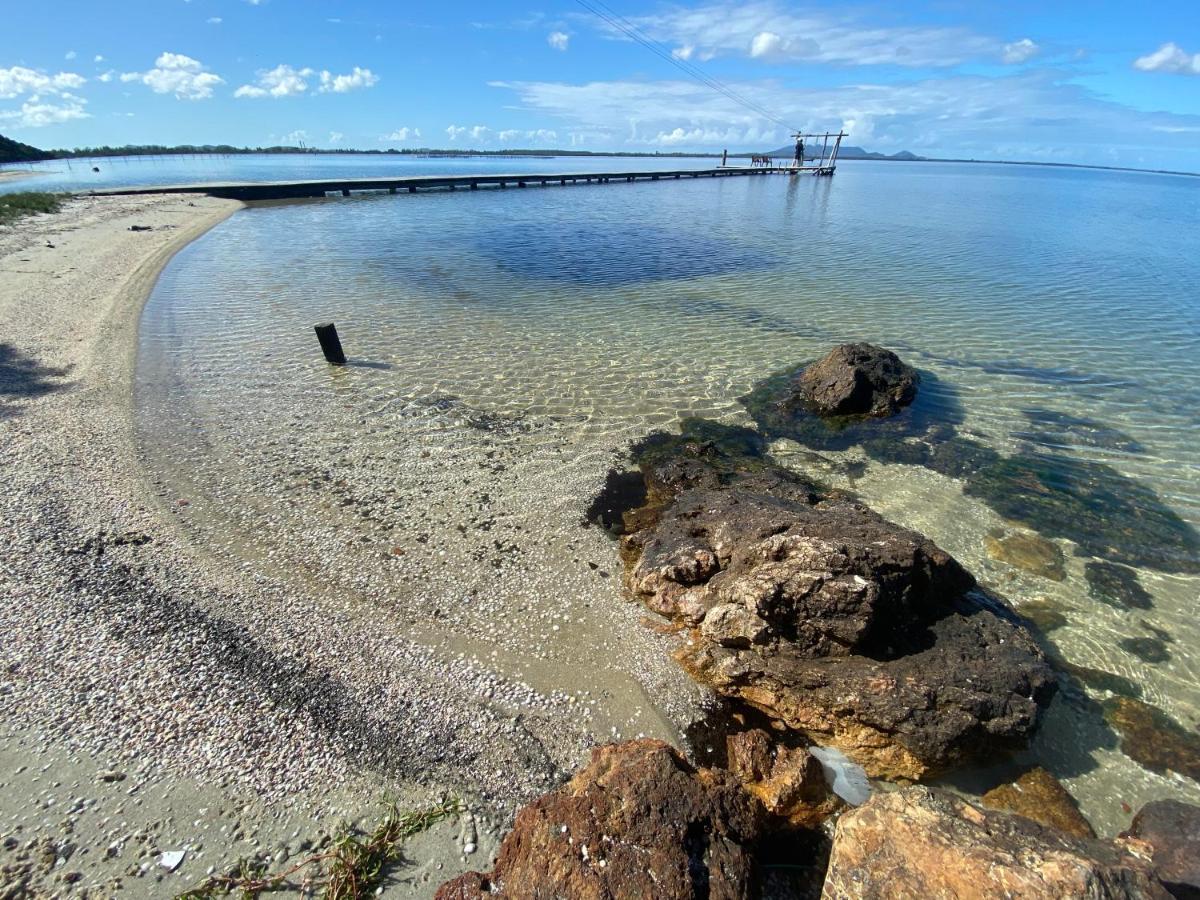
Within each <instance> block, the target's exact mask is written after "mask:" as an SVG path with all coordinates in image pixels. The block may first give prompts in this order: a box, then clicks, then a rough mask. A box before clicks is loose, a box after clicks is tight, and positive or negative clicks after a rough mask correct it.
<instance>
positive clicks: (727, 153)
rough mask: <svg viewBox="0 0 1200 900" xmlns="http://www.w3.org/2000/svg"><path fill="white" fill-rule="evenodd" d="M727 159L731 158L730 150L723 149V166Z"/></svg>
mask: <svg viewBox="0 0 1200 900" xmlns="http://www.w3.org/2000/svg"><path fill="white" fill-rule="evenodd" d="M727 159H729V151H728V150H722V151H721V165H722V166H723V165H725V161H726V160H727Z"/></svg>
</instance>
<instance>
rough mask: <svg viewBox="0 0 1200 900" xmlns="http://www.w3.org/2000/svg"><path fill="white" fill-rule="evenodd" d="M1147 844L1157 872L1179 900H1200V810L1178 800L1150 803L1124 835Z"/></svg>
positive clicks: (1142, 809)
mask: <svg viewBox="0 0 1200 900" xmlns="http://www.w3.org/2000/svg"><path fill="white" fill-rule="evenodd" d="M1121 836H1122V837H1132V838H1136V839H1138V840H1141V841H1145V842H1146V843H1147V844H1149V845H1150V847H1151V851H1152V853H1153V856H1152V862H1153V864H1154V872H1155V874H1156V875H1158V878H1159V880H1160V881H1162V883H1163V885H1164V886H1165V887H1166V888H1167V890H1168V891H1170V892H1171V894H1172V895H1173V896H1175V897H1177V898H1180V900H1200V806H1192V805H1191V804H1190V803H1180V802H1179V801H1178V800H1155V801H1153V802H1152V803H1147V804H1146V805H1145V806H1143V807H1142V808H1141V810H1140V811H1139V812H1138V814H1137V815H1136V816H1134V817H1133V824H1132V825H1131V826H1130V828H1129V830H1128V831H1126V832H1125V833H1124V834H1122V835H1121Z"/></svg>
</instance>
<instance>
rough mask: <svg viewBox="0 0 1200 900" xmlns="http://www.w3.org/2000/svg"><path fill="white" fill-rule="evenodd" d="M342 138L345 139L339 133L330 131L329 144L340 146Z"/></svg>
mask: <svg viewBox="0 0 1200 900" xmlns="http://www.w3.org/2000/svg"><path fill="white" fill-rule="evenodd" d="M344 137H345V135H344V134H342V133H341V132H340V131H331V132H329V143H331V144H340V143H341V142H342V138H344Z"/></svg>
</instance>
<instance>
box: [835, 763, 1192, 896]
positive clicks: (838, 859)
mask: <svg viewBox="0 0 1200 900" xmlns="http://www.w3.org/2000/svg"><path fill="white" fill-rule="evenodd" d="M822 897H823V898H826V900H835V898H836V900H840V898H847V900H848V898H854V900H875V898H879V900H884V898H887V900H893V898H914V900H915V898H939V897H954V898H956V900H976V898H978V900H984V898H988V900H991V898H995V897H1009V898H1055V900H1061V898H1079V900H1085V898H1086V900H1100V898H1107V900H1142V898H1145V900H1166V898H1168V897H1169V894H1167V892H1166V891H1165V890H1164V889H1163V887H1162V886H1161V885H1160V884H1159V883H1158V880H1157V879H1156V878H1155V877H1154V875H1153V874H1152V872H1151V870H1150V867H1149V864H1148V863H1147V862H1146V861H1145V860H1143V859H1140V858H1138V857H1136V856H1133V855H1131V854H1129V853H1128V852H1126V851H1125V849H1124V848H1123V847H1121V846H1120V845H1115V844H1110V843H1105V842H1102V841H1094V840H1086V839H1082V838H1075V837H1070V836H1068V835H1066V834H1063V833H1062V832H1059V831H1053V830H1050V829H1047V828H1043V827H1042V826H1040V825H1037V824H1036V823H1034V822H1032V821H1030V820H1029V819H1026V818H1024V817H1023V816H1014V815H1009V814H1007V813H1001V812H989V811H985V810H981V809H978V808H977V807H975V806H972V805H971V804H969V803H967V802H965V801H963V800H961V799H959V798H957V797H954V796H952V795H950V794H946V793H942V792H937V791H931V790H929V789H928V788H924V787H920V786H916V787H910V788H906V789H904V790H902V791H896V792H893V793H887V794H877V795H875V796H874V797H872V798H871V799H870V800H869V801H867V802H866V803H864V804H863V805H862V806H860V807H858V808H857V809H854V810H851V811H849V812H847V813H845V814H844V815H842V817H841V818H840V819H839V820H838V825H837V831H836V833H835V835H834V839H833V852H832V854H831V856H830V861H829V870H828V872H827V874H826V877H825V886H824V889H823V891H822Z"/></svg>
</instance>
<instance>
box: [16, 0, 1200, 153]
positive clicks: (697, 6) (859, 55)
mask: <svg viewBox="0 0 1200 900" xmlns="http://www.w3.org/2000/svg"><path fill="white" fill-rule="evenodd" d="M590 2H593V3H594V2H595V0H590ZM605 3H606V5H607V7H608V8H609V9H611V10H613V11H615V12H616V13H618V14H620V15H621V16H623V17H624V18H625V19H627V20H628V21H630V22H631V23H633V24H634V25H635V26H636V28H637V29H638V32H639V33H640V34H642V35H645V36H647V37H648V38H650V39H652V40H653V41H654V42H656V43H657V44H658V45H661V47H662V48H665V52H666V53H667V55H669V56H672V57H674V58H675V59H676V60H677V61H681V62H683V63H685V64H687V65H690V66H693V67H696V68H698V69H699V70H701V71H702V72H703V73H704V74H705V75H707V76H709V77H711V78H714V79H718V80H719V81H720V82H721V83H722V84H724V85H726V86H728V87H730V88H732V90H733V92H734V93H735V94H737V95H738V96H739V97H743V98H746V99H748V100H750V101H751V104H752V107H757V108H758V109H762V110H765V111H766V112H767V113H769V114H770V117H769V118H768V117H766V116H764V115H762V114H761V113H760V112H759V111H757V109H755V108H751V107H747V106H745V105H743V104H741V103H739V102H737V101H736V100H734V99H731V98H729V97H727V96H724V95H722V94H720V93H717V92H715V91H713V90H712V89H711V88H709V87H706V86H704V85H703V84H701V83H699V82H698V81H696V80H694V79H693V78H691V77H689V76H688V75H687V74H686V73H685V72H683V71H680V69H678V68H677V67H676V66H675V65H672V63H671V62H670V61H668V60H665V59H662V58H660V57H659V56H656V55H655V54H653V53H652V52H650V51H649V50H648V49H646V48H645V47H643V46H641V45H640V44H638V43H635V42H634V41H632V40H630V39H629V38H628V37H627V36H626V35H625V34H623V33H621V32H620V31H618V30H616V29H614V28H613V27H612V26H611V25H609V24H606V23H605V22H604V21H602V20H601V19H600V18H598V17H597V16H595V15H593V14H592V13H589V12H588V11H587V10H585V9H584V8H583V6H582V5H580V3H579V2H577V0H548V2H544V3H536V2H535V3H524V2H509V0H493V2H489V3H472V2H463V3H430V2H408V3H403V2H395V0H390V2H385V0H89V2H82V0H55V2H41V3H15V2H13V3H8V4H6V9H5V11H4V13H3V22H4V28H3V31H2V32H0V133H4V134H7V135H9V136H12V137H16V138H17V139H19V140H23V141H27V142H29V143H32V144H35V145H38V146H45V147H74V146H81V145H99V144H123V143H163V144H176V143H218V142H220V143H232V144H238V145H251V146H255V145H266V144H275V143H282V142H287V143H294V142H296V141H297V140H299V139H303V140H304V141H305V142H306V143H307V144H308V145H309V146H317V147H360V148H385V147H406V146H407V147H418V146H428V147H464V148H465V147H474V148H486V149H496V148H502V147H564V148H567V147H576V148H580V149H589V150H639V151H651V152H653V151H655V150H664V151H666V150H720V149H722V148H725V147H728V148H729V149H736V150H764V149H771V148H774V147H777V146H780V145H782V144H785V143H787V140H788V138H787V131H788V130H789V128H800V129H804V130H820V131H824V130H826V129H836V128H838V127H839V126H841V127H844V128H845V129H846V130H847V131H849V132H850V134H851V138H850V143H853V144H857V145H861V146H864V147H867V148H868V149H873V150H880V151H884V152H895V151H897V150H912V151H913V152H916V153H920V154H923V155H927V156H952V157H973V158H980V159H1034V160H1045V161H1056V162H1076V163H1093V164H1101V165H1129V166H1142V167H1152V168H1173V169H1184V170H1190V171H1200V11H1198V8H1197V4H1196V0H1179V2H1170V0H1168V2H1157V3H1154V4H1152V6H1150V7H1143V6H1140V5H1137V4H1130V3H1129V2H1122V3H1116V2H1088V3H1073V2H1054V3H1045V2H1037V3H1033V2H1024V0H1009V2H1005V3H995V4H990V3H989V4H984V3H974V2H958V0H933V2H912V3H908V4H879V5H869V4H864V5H838V4H830V3H824V4H811V5H810V4H800V3H791V2H774V0H745V2H723V0H710V2H675V3H654V2H650V3H639V4H631V3H626V2H621V0H605ZM785 126H786V127H785Z"/></svg>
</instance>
